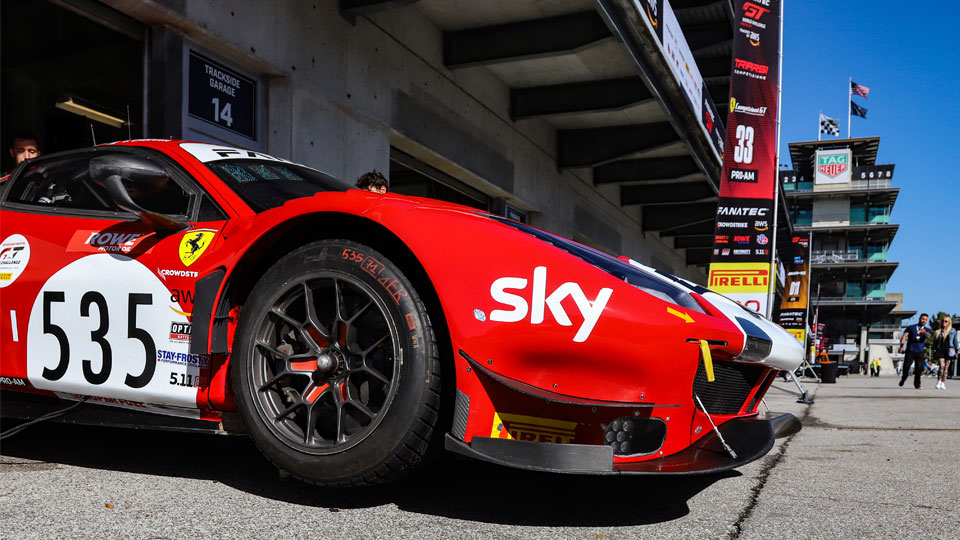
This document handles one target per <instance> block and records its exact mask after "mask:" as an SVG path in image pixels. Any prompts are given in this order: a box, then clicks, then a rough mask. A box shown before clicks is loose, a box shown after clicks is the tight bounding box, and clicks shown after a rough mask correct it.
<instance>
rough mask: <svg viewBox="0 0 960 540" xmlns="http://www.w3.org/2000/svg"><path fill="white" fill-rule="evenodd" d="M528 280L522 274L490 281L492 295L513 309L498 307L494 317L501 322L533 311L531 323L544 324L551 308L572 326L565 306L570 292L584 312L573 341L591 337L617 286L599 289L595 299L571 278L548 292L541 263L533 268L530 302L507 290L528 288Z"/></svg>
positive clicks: (517, 319)
mask: <svg viewBox="0 0 960 540" xmlns="http://www.w3.org/2000/svg"><path fill="white" fill-rule="evenodd" d="M527 283H528V280H527V279H526V278H522V277H502V278H499V279H497V280H496V281H494V282H493V283H492V284H491V285H490V296H491V297H492V298H493V299H494V300H495V301H497V302H499V303H500V304H503V305H506V306H510V307H511V308H513V309H495V310H493V311H491V312H490V320H491V321H498V322H520V321H522V320H524V319H526V317H527V314H529V315H530V324H541V323H543V322H544V315H545V312H546V310H545V309H544V308H548V309H549V310H550V313H551V315H553V318H554V320H556V321H557V324H560V325H561V326H572V325H573V323H572V322H570V317H569V316H568V315H567V312H566V310H565V309H564V307H563V304H562V302H563V300H564V299H565V298H567V297H568V296H569V297H571V298H573V301H574V302H575V303H576V305H577V309H578V310H579V311H580V315H581V316H583V323H582V324H581V325H580V328H579V329H578V330H577V333H576V335H574V336H573V341H574V342H576V343H582V342H584V341H586V340H587V338H589V337H590V333H591V332H593V327H594V326H595V325H596V324H597V321H598V320H600V315H601V314H603V310H604V308H605V307H606V306H607V301H608V300H610V295H611V294H613V289H610V288H603V289H600V292H599V293H597V297H596V298H595V299H594V300H593V301H591V300H589V299H588V298H587V295H586V294H584V292H583V289H581V288H580V285H579V284H577V283H574V282H572V281H568V282H566V283H564V284H562V285H560V286H559V287H557V288H556V289H554V291H553V292H551V293H550V294H549V295H548V294H547V267H546V266H538V267H536V268H534V269H533V284H532V287H531V291H530V293H529V294H530V302H529V303H528V302H527V299H526V298H525V297H524V296H520V295H519V294H514V293H510V292H507V290H525V289H526V288H527Z"/></svg>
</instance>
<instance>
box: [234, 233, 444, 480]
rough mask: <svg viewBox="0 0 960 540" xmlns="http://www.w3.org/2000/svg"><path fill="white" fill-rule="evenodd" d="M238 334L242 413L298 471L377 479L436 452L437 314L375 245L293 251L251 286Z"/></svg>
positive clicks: (237, 386) (286, 465)
mask: <svg viewBox="0 0 960 540" xmlns="http://www.w3.org/2000/svg"><path fill="white" fill-rule="evenodd" d="M235 339H236V345H235V347H234V354H233V356H232V357H231V377H232V378H231V381H232V384H233V388H234V393H235V395H236V398H237V405H238V408H239V411H240V414H241V417H242V418H243V420H244V422H245V424H246V425H247V428H248V430H249V431H250V434H251V437H252V438H253V439H254V441H255V442H256V443H257V445H258V447H259V448H260V449H261V451H262V452H263V453H264V454H265V455H266V456H267V457H268V458H269V459H271V460H272V461H273V462H274V463H276V464H277V465H278V466H279V467H281V468H282V469H285V470H287V471H289V472H290V473H291V474H293V475H294V476H297V477H298V478H301V479H303V480H307V481H310V482H314V483H320V484H326V485H363V484H371V483H378V482H382V481H386V480H392V479H393V478H394V477H396V476H397V475H398V474H399V473H404V472H406V471H407V470H409V469H411V468H414V467H413V466H415V465H417V464H419V463H420V462H421V461H422V460H423V459H424V457H426V456H427V454H428V453H430V451H431V450H432V448H431V444H430V442H432V441H433V440H435V439H436V438H437V437H436V436H435V435H436V434H435V433H434V428H435V426H436V424H437V418H438V409H439V402H440V376H439V372H440V368H439V359H438V357H437V348H436V342H435V339H434V336H433V332H432V329H431V327H430V324H429V318H428V317H427V314H426V310H425V309H424V307H423V304H422V302H421V301H420V299H419V297H418V296H417V293H416V291H415V290H414V289H413V287H412V285H411V284H410V283H409V281H408V280H407V279H406V278H405V277H404V275H403V274H402V273H400V270H399V269H398V268H396V267H395V266H394V265H393V264H392V263H391V262H390V261H389V260H388V259H386V258H385V257H383V256H382V255H380V254H379V253H377V252H375V251H373V250H372V249H370V248H368V247H366V246H362V245H360V244H356V243H353V242H348V241H345V240H326V241H321V242H316V243H313V244H309V245H307V246H304V247H302V248H300V249H298V250H296V251H294V252H292V253H290V254H289V255H287V256H286V257H284V258H283V259H281V260H280V261H278V262H277V264H275V265H274V266H273V267H272V268H271V269H270V270H269V271H268V272H267V273H266V274H264V276H263V277H262V278H261V280H260V281H259V282H258V284H257V285H256V286H255V288H254V292H253V294H252V295H251V298H250V300H248V303H247V305H246V306H245V307H244V309H243V311H242V312H241V317H240V325H239V327H238V329H237V334H236V338H235Z"/></svg>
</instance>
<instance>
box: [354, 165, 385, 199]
mask: <svg viewBox="0 0 960 540" xmlns="http://www.w3.org/2000/svg"><path fill="white" fill-rule="evenodd" d="M356 186H357V189H363V190H366V191H371V192H373V193H379V194H381V195H382V194H384V193H386V192H387V178H386V177H385V176H383V173H381V172H380V171H376V170H373V171H370V172H367V173H363V174H362V175H360V178H357V182H356Z"/></svg>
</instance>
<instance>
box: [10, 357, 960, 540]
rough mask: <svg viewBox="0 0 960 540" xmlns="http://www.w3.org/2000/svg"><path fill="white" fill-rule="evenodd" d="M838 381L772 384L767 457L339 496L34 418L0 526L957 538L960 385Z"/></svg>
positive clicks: (441, 472) (136, 534)
mask: <svg viewBox="0 0 960 540" xmlns="http://www.w3.org/2000/svg"><path fill="white" fill-rule="evenodd" d="M838 381H839V382H838V383H837V384H816V383H807V387H808V388H809V389H810V390H811V394H813V395H814V397H815V398H816V403H815V404H813V405H809V406H808V405H803V404H798V403H795V396H793V395H791V394H787V393H785V392H780V391H777V390H771V391H770V393H769V394H768V397H767V399H766V403H767V405H768V406H769V408H770V410H774V411H785V412H792V413H794V414H795V415H797V416H798V417H799V418H802V419H803V424H804V427H803V430H802V431H800V433H798V434H796V435H794V436H792V437H790V438H786V439H781V440H779V441H778V442H777V445H776V446H775V447H774V448H773V450H772V451H771V452H770V453H769V454H768V455H767V456H766V457H764V458H762V459H760V460H758V461H756V462H754V463H751V464H749V465H747V466H744V467H741V468H740V469H738V470H737V471H734V472H732V473H728V474H724V475H713V476H704V477H688V478H671V479H663V478H659V479H657V478H639V477H625V478H624V477H582V476H565V475H548V474H537V473H529V472H524V471H515V470H510V469H504V468H500V467H496V466H492V465H487V464H484V463H477V462H472V461H462V460H459V459H455V458H452V457H451V458H448V459H445V460H444V461H442V462H441V463H439V464H437V465H436V466H434V467H433V468H432V469H431V470H429V471H426V472H425V473H424V474H422V475H420V476H419V477H417V478H416V479H415V480H413V481H410V482H407V483H405V484H401V485H397V486H390V487H385V488H376V489H365V490H360V491H336V490H328V489H320V488H316V487H313V486H308V485H305V484H301V483H299V482H297V481H294V480H284V479H281V478H279V477H278V474H277V472H276V469H274V468H272V467H271V466H270V465H269V464H267V463H266V461H265V460H264V459H263V458H262V457H261V456H260V455H259V453H258V452H257V451H256V449H254V448H253V446H252V445H251V444H250V442H249V441H248V440H246V439H245V438H236V437H215V436H203V435H185V434H176V433H156V432H143V431H125V430H117V429H107V428H86V427H74V426H66V425H60V424H52V423H51V424H46V425H37V426H34V427H31V428H29V429H27V430H26V431H24V432H23V433H21V434H19V435H16V436H15V437H12V438H10V439H8V440H6V441H4V442H3V443H2V447H0V537H2V538H5V539H6V538H9V539H15V538H16V539H34V538H36V539H50V538H90V537H96V538H98V539H110V538H148V539H160V538H164V539H166V538H224V539H227V538H244V539H246V538H337V539H341V538H418V539H433V538H437V539H447V538H497V539H501V538H503V539H508V538H535V539H537V538H544V539H547V538H551V539H552V538H583V539H595V538H611V539H620V538H624V539H625V538H666V539H669V538H742V539H754V538H793V539H796V538H824V539H834V538H889V537H897V538H901V539H902V538H960V506H958V505H960V381H957V380H954V381H950V382H948V389H947V390H945V391H944V390H936V389H934V388H933V384H934V381H933V380H932V379H929V378H925V379H924V388H923V389H921V390H915V389H913V388H912V387H910V385H909V384H908V385H907V386H906V387H904V388H900V387H898V386H897V380H896V379H895V378H893V377H891V376H886V377H880V378H869V377H862V376H858V375H857V376H847V377H840V378H839V379H838ZM777 384H780V385H783V384H784V383H782V382H779V383H777ZM0 406H2V404H0ZM761 410H763V407H761ZM937 456H940V457H939V458H938V457H937Z"/></svg>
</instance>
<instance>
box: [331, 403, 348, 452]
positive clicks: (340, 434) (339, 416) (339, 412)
mask: <svg viewBox="0 0 960 540" xmlns="http://www.w3.org/2000/svg"><path fill="white" fill-rule="evenodd" d="M333 395H337V393H336V392H334V393H333ZM336 401H337V434H336V441H337V443H342V442H343V441H345V440H346V439H347V438H346V436H345V435H344V434H343V402H342V401H340V399H339V398H336Z"/></svg>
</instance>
